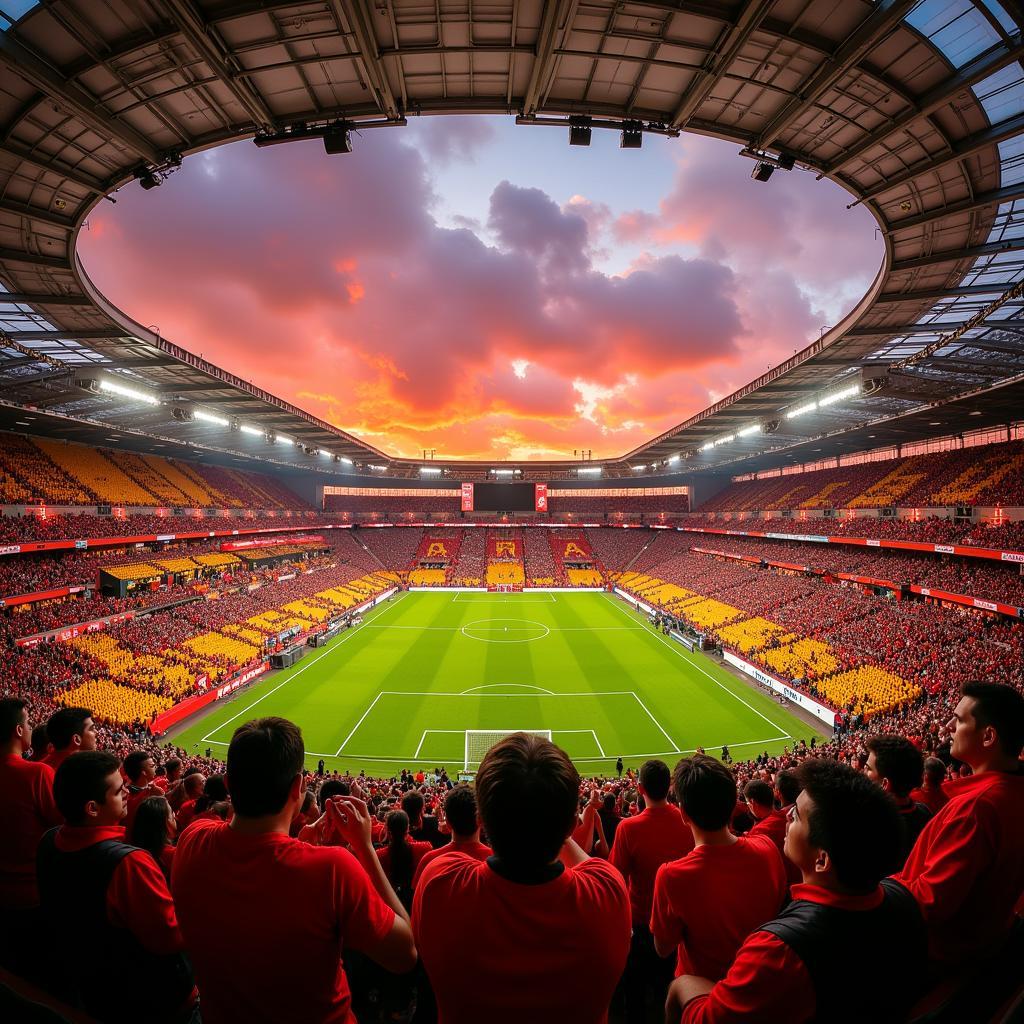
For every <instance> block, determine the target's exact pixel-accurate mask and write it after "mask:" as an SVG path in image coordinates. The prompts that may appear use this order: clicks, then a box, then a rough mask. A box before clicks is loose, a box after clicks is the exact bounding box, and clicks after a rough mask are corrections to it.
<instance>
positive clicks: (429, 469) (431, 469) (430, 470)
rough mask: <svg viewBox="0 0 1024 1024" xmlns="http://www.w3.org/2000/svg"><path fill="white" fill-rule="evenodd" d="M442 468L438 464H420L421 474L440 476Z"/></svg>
mask: <svg viewBox="0 0 1024 1024" xmlns="http://www.w3.org/2000/svg"><path fill="white" fill-rule="evenodd" d="M440 475H441V470H440V469H438V468H437V467H436V466H420V476H440Z"/></svg>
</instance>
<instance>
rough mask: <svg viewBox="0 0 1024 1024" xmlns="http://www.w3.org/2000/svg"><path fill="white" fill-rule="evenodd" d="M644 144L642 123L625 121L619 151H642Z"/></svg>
mask: <svg viewBox="0 0 1024 1024" xmlns="http://www.w3.org/2000/svg"><path fill="white" fill-rule="evenodd" d="M643 144H644V126H643V122H642V121H623V122H622V134H621V135H620V136H619V149H640V147H641V146H643Z"/></svg>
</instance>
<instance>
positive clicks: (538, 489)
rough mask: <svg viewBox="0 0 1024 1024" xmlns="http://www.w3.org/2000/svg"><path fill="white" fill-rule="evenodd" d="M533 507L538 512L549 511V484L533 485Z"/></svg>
mask: <svg viewBox="0 0 1024 1024" xmlns="http://www.w3.org/2000/svg"><path fill="white" fill-rule="evenodd" d="M533 507H534V509H535V510H536V511H537V512H547V510H548V485H547V484H534V485H533Z"/></svg>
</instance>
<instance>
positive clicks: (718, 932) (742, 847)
mask: <svg viewBox="0 0 1024 1024" xmlns="http://www.w3.org/2000/svg"><path fill="white" fill-rule="evenodd" d="M788 888H789V885H788V883H787V881H786V869H785V867H784V866H783V864H782V854H780V853H779V851H778V850H777V849H776V848H775V844H774V843H773V842H772V840H771V838H770V837H768V836H753V837H747V836H745V837H743V838H741V839H737V840H736V842H735V843H732V844H731V845H729V846H698V847H697V848H696V849H695V850H694V851H693V852H692V853H690V854H687V856H685V857H683V858H682V859H681V860H677V861H673V862H672V863H671V864H666V865H665V866H664V867H662V868H661V870H660V871H659V872H658V877H657V879H656V881H655V883H654V909H653V911H652V913H651V934H652V935H653V936H654V938H655V941H656V942H657V943H658V944H659V945H662V946H668V945H675V946H677V947H678V950H679V952H678V956H677V958H676V976H677V977H678V976H679V975H681V974H696V975H698V976H699V977H701V978H709V979H710V980H711V981H718V980H719V979H720V978H724V977H725V974H726V971H728V970H729V965H730V964H731V963H732V961H733V957H734V956H735V955H736V950H738V949H739V948H740V946H741V945H742V944H743V940H744V939H745V938H746V937H747V936H748V935H749V934H750V933H751V932H752V931H753V930H754V929H755V928H759V927H760V926H761V925H763V924H765V923H766V922H767V921H770V920H772V918H773V917H775V915H776V914H777V913H778V912H779V910H780V909H781V907H782V903H783V901H784V900H785V898H786V893H787V890H788Z"/></svg>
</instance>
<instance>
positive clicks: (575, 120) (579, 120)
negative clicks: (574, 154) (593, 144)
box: [569, 117, 591, 146]
mask: <svg viewBox="0 0 1024 1024" xmlns="http://www.w3.org/2000/svg"><path fill="white" fill-rule="evenodd" d="M590 134H591V129H590V118H589V117H570V118H569V145H570V146H589V145H590Z"/></svg>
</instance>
